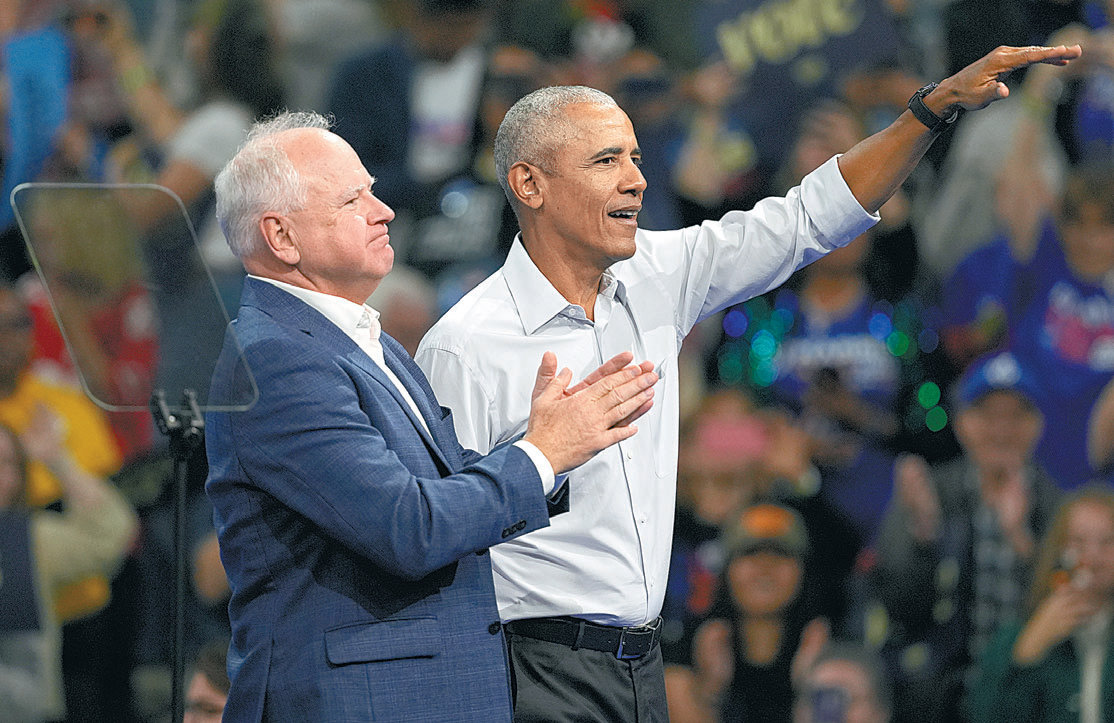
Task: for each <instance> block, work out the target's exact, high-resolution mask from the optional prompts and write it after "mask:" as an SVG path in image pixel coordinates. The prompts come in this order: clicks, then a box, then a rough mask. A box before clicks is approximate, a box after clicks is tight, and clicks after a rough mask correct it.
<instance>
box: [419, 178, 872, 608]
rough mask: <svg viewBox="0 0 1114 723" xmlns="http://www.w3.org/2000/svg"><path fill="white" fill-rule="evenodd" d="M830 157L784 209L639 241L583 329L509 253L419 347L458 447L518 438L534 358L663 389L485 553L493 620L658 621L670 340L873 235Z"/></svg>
mask: <svg viewBox="0 0 1114 723" xmlns="http://www.w3.org/2000/svg"><path fill="white" fill-rule="evenodd" d="M877 219H878V217H877V216H876V215H871V214H868V213H867V212H866V211H865V210H863V208H862V207H861V206H860V205H859V203H858V202H857V201H856V200H855V198H854V196H853V195H852V194H851V191H850V189H848V187H847V184H846V183H845V182H844V180H843V177H842V176H841V175H840V172H839V169H838V167H837V166H836V161H835V159H834V158H833V159H832V160H830V161H828V162H827V163H826V164H824V165H823V166H822V167H820V168H819V169H817V170H816V171H814V172H813V173H812V174H810V175H809V176H808V177H806V178H805V180H804V181H803V182H802V184H801V186H800V187H798V188H795V189H793V190H792V191H790V192H789V194H788V196H787V197H786V198H777V199H766V200H763V201H761V202H760V203H759V204H758V205H757V206H755V208H754V210H753V211H746V212H743V211H731V212H729V213H727V214H726V215H725V216H724V217H723V218H722V219H720V220H719V221H707V222H705V223H703V224H702V225H700V226H693V227H690V228H686V229H681V230H677V231H656V232H655V231H642V230H639V231H638V233H637V238H636V243H637V251H636V253H635V255H634V256H633V257H632V258H630V259H628V260H625V261H621V262H619V263H616V264H614V265H613V266H612V267H611V268H610V269H609V270H608V272H607V273H606V274H605V275H604V277H603V279H602V281H601V284H600V293H599V296H598V297H597V300H596V308H595V309H594V318H595V321H594V322H592V321H589V320H588V318H587V316H586V315H585V313H584V310H583V309H581V308H580V307H579V306H575V305H573V304H570V303H569V302H568V301H566V300H565V299H564V298H563V297H562V296H561V295H560V294H559V293H558V292H557V291H556V289H554V288H553V286H552V285H551V284H550V283H549V281H548V280H547V279H546V278H545V277H544V276H543V275H542V273H541V271H539V270H538V268H537V267H536V266H535V265H534V263H533V261H531V259H530V257H529V255H528V254H527V253H526V251H525V249H524V248H523V246H522V243H521V241H520V240H518V239H516V240H515V242H514V245H513V246H512V248H511V251H510V253H509V254H508V256H507V261H506V263H505V264H504V266H503V267H502V268H501V269H500V270H499V271H497V272H496V273H495V274H493V275H492V276H490V277H489V278H488V279H486V280H485V281H484V282H483V283H481V284H480V285H479V286H478V287H476V288H475V289H474V290H472V291H471V292H470V293H469V294H468V295H466V296H465V297H464V299H462V300H461V301H460V302H459V303H458V304H457V305H456V306H454V307H453V308H452V309H451V310H450V311H449V312H448V313H447V314H446V315H445V316H444V317H443V318H442V319H441V320H440V321H439V322H438V323H437V324H435V325H434V327H433V329H431V330H430V332H429V333H428V334H427V335H426V337H425V339H423V340H422V343H421V346H420V347H419V349H418V353H417V355H416V361H417V362H418V364H419V366H421V367H422V369H423V370H424V371H425V373H426V376H427V377H428V378H429V380H430V383H431V384H432V385H433V388H434V390H435V391H436V393H437V396H438V398H439V399H440V400H441V403H442V404H444V405H446V406H448V407H450V408H451V409H452V410H453V415H454V418H455V423H456V430H457V435H458V436H459V438H460V441H461V443H462V444H463V445H465V446H466V447H472V448H473V449H476V450H479V451H485V450H487V449H490V448H491V447H493V446H495V445H496V444H498V443H500V442H502V441H504V440H507V439H510V438H512V437H514V436H515V435H517V434H519V433H521V432H522V431H523V430H524V429H525V425H526V420H527V414H528V412H529V406H530V398H529V394H528V393H527V392H528V390H529V389H530V388H531V383H532V379H533V375H534V370H535V369H536V368H537V365H538V362H539V361H540V360H541V357H542V354H543V353H544V352H545V351H553V352H555V353H556V355H557V362H558V365H559V366H565V367H569V368H570V369H571V370H572V371H573V374H574V378H575V379H580V378H583V377H584V376H586V375H587V374H588V373H589V372H591V371H592V370H594V369H595V368H596V367H598V366H599V365H600V364H602V363H603V362H604V361H606V360H608V359H610V358H611V357H613V356H614V355H615V354H618V353H619V352H622V351H631V352H633V353H634V356H635V360H636V361H642V360H649V361H651V362H653V363H654V364H655V365H656V366H657V367H658V369H659V370H660V371H659V374H660V375H661V381H660V382H658V385H657V388H656V394H655V396H654V406H653V408H652V409H651V411H650V412H649V413H648V414H647V415H645V416H644V417H642V418H641V419H639V420H638V422H636V425H637V426H638V430H639V431H638V433H637V434H636V435H635V436H634V437H632V438H630V439H629V440H627V441H624V442H620V443H619V444H617V445H613V446H611V447H609V448H608V449H606V450H604V451H603V452H601V453H600V454H598V455H596V456H595V457H594V458H593V459H592V460H590V461H589V462H587V463H585V464H584V465H582V466H580V467H579V468H577V469H575V470H573V471H572V472H571V473H570V474H569V484H570V486H571V487H570V490H569V493H570V495H571V498H570V511H569V512H568V513H567V514H564V515H559V516H557V517H554V518H553V520H552V524H551V525H550V526H549V527H547V528H545V529H542V530H537V531H535V532H532V533H530V534H529V535H524V536H522V537H520V538H518V539H515V540H513V541H511V542H506V543H503V544H500V545H497V546H496V547H494V548H492V550H491V558H492V559H491V562H492V567H493V569H494V574H495V591H496V597H497V599H498V603H499V613H500V615H501V617H502V618H503V620H505V621H506V620H519V619H523V618H534V617H547V616H555V615H572V616H577V617H580V618H584V619H587V620H590V621H593V622H598V623H603V624H607V625H640V624H643V623H646V622H649V621H652V620H653V619H654V618H656V617H657V615H658V613H659V612H660V611H661V604H662V599H663V597H664V595H665V583H666V577H667V575H668V571H669V554H670V546H671V542H672V533H673V508H674V502H675V496H676V480H677V433H678V432H677V426H678V399H677V396H678V379H677V353H678V351H679V349H680V345H681V340H682V339H684V337H685V335H686V334H687V333H688V332H689V330H690V329H692V327H693V326H694V325H695V324H696V322H697V321H699V320H700V319H702V318H704V317H707V316H709V315H711V314H713V313H715V312H716V311H719V310H720V309H723V308H725V307H727V306H729V305H731V304H735V303H739V302H741V301H744V300H746V299H749V298H751V297H753V296H756V295H758V294H761V293H763V292H765V291H767V290H769V289H771V288H774V287H776V286H778V285H779V284H781V283H782V282H784V281H785V280H786V279H787V278H788V277H789V275H790V274H791V273H793V271H795V270H796V269H797V268H799V267H801V266H803V265H805V264H806V263H808V262H810V261H813V260H815V259H816V258H818V257H820V256H821V255H823V254H825V253H827V252H828V251H831V250H832V249H834V248H836V247H838V246H842V245H844V244H846V243H848V242H849V241H851V239H853V238H855V237H856V236H858V235H859V234H860V233H862V232H863V231H865V230H866V229H867V228H869V227H870V226H871V225H873V224H874V223H875V222H876V221H877Z"/></svg>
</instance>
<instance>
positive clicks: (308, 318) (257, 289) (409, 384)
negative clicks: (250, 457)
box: [241, 278, 459, 471]
mask: <svg viewBox="0 0 1114 723" xmlns="http://www.w3.org/2000/svg"><path fill="white" fill-rule="evenodd" d="M241 304H242V305H245V306H255V307H257V308H260V309H262V310H264V311H267V312H268V313H271V312H272V311H277V312H278V317H277V319H276V320H277V321H279V322H281V323H285V324H290V325H292V326H296V327H297V328H299V329H301V330H302V331H303V332H305V333H307V334H309V335H310V336H313V337H315V338H318V339H320V340H321V341H322V342H323V343H325V344H328V345H330V346H331V347H332V348H334V349H336V350H337V353H339V354H342V355H343V356H344V357H345V358H347V359H348V360H349V361H351V362H352V363H353V364H355V365H356V366H358V367H360V369H363V370H364V371H365V372H367V373H368V374H369V375H370V376H371V377H372V378H373V379H374V380H375V381H376V382H378V383H379V384H380V385H381V386H383V388H384V389H386V391H387V393H388V394H390V395H391V396H392V397H394V399H395V401H396V402H398V405H399V406H400V407H402V411H403V413H404V414H406V417H407V418H408V419H409V420H410V423H411V424H413V425H414V429H416V430H417V432H418V434H419V435H421V437H422V439H423V440H425V443H426V446H428V447H429V448H430V450H431V451H432V452H433V453H434V454H435V455H436V456H437V458H438V459H439V460H441V463H442V464H444V465H445V467H446V469H448V470H450V471H455V470H456V468H457V466H459V464H458V465H457V466H454V465H452V464H451V463H450V462H449V459H448V458H447V457H446V452H445V450H446V449H452V447H445V448H443V447H442V446H441V443H440V442H441V440H437V439H434V437H433V436H431V434H430V432H429V431H427V430H426V427H425V425H423V424H422V422H421V420H419V419H418V418H417V416H415V415H414V410H413V409H411V408H410V405H409V404H407V403H406V399H405V398H404V397H403V396H402V393H401V392H400V391H399V390H398V387H396V386H395V385H394V383H393V382H392V381H391V380H390V377H388V376H387V375H386V374H385V373H384V372H383V370H382V369H381V368H379V365H378V364H376V363H375V362H374V361H372V359H371V357H369V356H368V355H367V354H366V353H364V350H363V349H361V348H360V347H359V346H358V345H357V344H356V342H354V341H352V339H350V338H349V337H348V335H347V334H345V333H344V332H343V331H341V330H340V329H339V328H338V327H337V326H336V324H334V323H332V322H331V321H329V320H328V319H326V318H325V317H324V316H323V315H322V314H321V313H320V312H318V311H317V310H316V309H314V308H313V307H312V306H310V305H309V304H306V303H305V302H303V301H302V300H301V299H298V298H297V297H295V296H293V295H291V294H288V293H286V292H285V291H283V290H282V289H280V288H278V287H277V286H273V285H271V284H268V283H267V282H265V281H257V280H255V279H251V278H249V279H246V280H245V284H244V295H243V299H242V301H241ZM272 316H274V315H273V314H272ZM382 339H383V340H384V341H386V340H390V342H391V343H393V344H394V345H395V346H397V345H398V342H395V341H394V339H391V338H390V337H388V336H387V335H386V334H383V335H382ZM389 348H390V349H391V351H390V353H388V349H389ZM399 348H400V349H401V347H399ZM383 351H384V357H386V359H387V362H388V366H390V368H391V371H392V372H394V373H395V376H397V377H398V378H399V381H401V382H402V384H403V385H404V386H405V387H406V391H407V392H409V393H410V396H411V397H413V399H414V402H415V403H416V404H417V405H418V409H420V410H421V412H422V415H423V416H424V417H425V419H426V424H427V425H428V426H429V428H430V429H431V430H434V429H440V427H441V424H440V421H441V416H440V415H438V414H434V412H433V409H432V408H431V406H430V404H429V401H428V397H427V396H426V395H425V394H424V393H422V391H421V390H420V387H419V386H418V384H417V383H416V382H415V381H414V379H413V377H412V375H411V374H410V373H409V372H407V371H406V370H405V369H404V368H403V367H404V365H403V364H402V363H401V362H400V361H398V360H397V359H396V358H392V357H397V352H395V350H394V348H393V347H390V346H389V344H387V343H384V344H383ZM402 353H403V354H405V351H403V352H402Z"/></svg>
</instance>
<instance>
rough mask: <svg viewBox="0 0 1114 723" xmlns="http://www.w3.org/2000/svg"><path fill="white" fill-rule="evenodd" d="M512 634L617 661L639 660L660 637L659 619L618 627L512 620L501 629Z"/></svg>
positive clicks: (583, 622) (560, 620) (554, 620)
mask: <svg viewBox="0 0 1114 723" xmlns="http://www.w3.org/2000/svg"><path fill="white" fill-rule="evenodd" d="M503 627H504V628H506V630H507V632H508V633H511V634H512V635H521V636H523V637H526V638H534V639H535V640H545V641H547V642H550V643H557V644H559V645H567V646H569V647H570V648H572V649H573V650H577V649H579V648H587V649H588V650H598V651H599V652H601V653H611V654H612V655H614V656H615V657H616V658H618V659H619V660H633V659H635V658H641V657H642V656H643V655H645V654H646V653H649V652H650V651H651V650H653V649H654V646H655V645H657V644H658V640H659V639H660V638H661V618H660V617H659V618H658V619H657V620H655V621H654V622H652V623H650V624H648V625H639V626H637V627H629V628H619V627H613V626H611V625H600V624H598V623H590V622H588V621H587V620H580V619H579V618H567V617H563V618H531V619H528V620H512V621H511V622H509V623H507V624H506V625H504V626H503Z"/></svg>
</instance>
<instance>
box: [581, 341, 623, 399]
mask: <svg viewBox="0 0 1114 723" xmlns="http://www.w3.org/2000/svg"><path fill="white" fill-rule="evenodd" d="M632 359H634V354H632V353H631V352H629V351H624V352H621V353H619V354H616V355H615V356H613V357H611V358H610V359H609V360H607V361H606V362H604V363H603V364H601V365H600V366H599V367H597V368H596V369H594V370H593V371H592V373H591V374H589V375H588V376H586V377H584V378H583V379H582V380H580V382H579V383H577V384H576V385H574V386H573V387H572V388H571V389H569V393H570V394H576V393H577V392H579V391H580V390H582V389H587V388H588V387H589V386H591V385H592V384H595V383H596V382H598V381H599V380H600V379H603V378H604V377H606V376H608V375H609V374H614V373H615V372H617V371H620V370H621V369H624V368H626V367H627V365H628V364H630V362H631V360H632Z"/></svg>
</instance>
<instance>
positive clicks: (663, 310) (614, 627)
mask: <svg viewBox="0 0 1114 723" xmlns="http://www.w3.org/2000/svg"><path fill="white" fill-rule="evenodd" d="M1080 52H1081V51H1080V49H1079V48H1078V46H1074V47H1071V48H1065V47H1058V48H1040V47H1031V48H999V49H997V50H996V51H994V52H993V53H991V54H990V55H988V56H986V57H985V58H983V59H981V60H979V61H978V62H976V63H974V64H972V65H971V66H969V67H968V68H966V69H964V70H962V71H960V72H959V73H957V74H956V75H954V76H952V77H950V78H947V79H945V80H944V81H943V82H941V83H940V84H938V85H936V84H930V85H929V86H926V87H925V88H923V89H922V90H921V91H918V93H917V95H915V96H914V97H913V98H912V99H911V100H910V112H908V113H904V114H903V115H902V116H901V117H900V118H898V119H897V120H896V121H895V122H894V123H893V125H891V126H890V127H889V128H887V129H885V130H883V131H881V132H880V133H878V134H876V135H874V136H872V137H870V138H868V139H866V140H864V141H863V142H861V143H859V144H858V145H856V146H855V147H854V148H852V149H851V150H850V151H848V152H847V153H846V154H845V155H842V156H840V157H837V158H833V159H831V160H830V161H828V162H827V163H826V164H824V165H823V166H821V167H820V168H819V169H817V170H816V171H815V172H813V173H811V174H810V175H809V176H807V177H806V178H805V179H804V180H803V181H802V183H801V185H800V186H799V187H798V188H795V189H793V190H792V191H790V192H789V194H788V195H787V196H786V197H785V198H771V199H766V200H764V201H762V202H760V203H759V204H758V205H756V206H755V208H754V209H753V210H752V211H746V212H743V211H732V212H730V213H728V214H726V215H725V216H724V217H723V218H721V219H720V220H719V221H707V222H705V223H703V224H702V225H700V226H695V227H691V228H686V229H681V230H677V231H661V232H651V231H642V230H640V229H638V227H637V223H638V222H637V217H638V211H639V210H640V207H641V200H642V193H643V191H644V190H645V188H646V182H645V180H644V179H643V177H642V173H641V172H640V171H639V168H638V166H639V163H640V162H641V153H640V151H639V148H638V142H637V140H636V138H635V134H634V129H633V127H632V126H631V122H630V120H629V119H628V118H627V116H626V114H625V113H624V112H623V111H622V110H621V109H620V108H619V107H618V106H617V105H616V104H615V102H614V100H612V99H611V98H610V97H609V96H607V95H606V94H604V93H601V92H599V91H595V90H592V89H588V88H581V87H565V88H543V89H541V90H539V91H536V92H534V93H532V94H530V95H528V96H526V97H525V98H523V99H521V100H520V101H519V102H518V103H516V104H515V106H514V107H513V108H511V110H510V111H509V112H508V113H507V116H506V118H505V119H504V121H503V123H502V125H501V127H500V129H499V133H498V135H497V137H496V140H495V159H496V168H497V171H498V175H499V179H500V182H501V184H502V185H503V188H504V191H505V192H506V194H507V197H508V198H509V199H510V201H511V204H512V206H513V207H514V209H515V212H516V214H517V217H518V221H519V227H520V230H521V233H520V235H519V236H518V238H517V239H516V240H515V243H514V245H513V247H512V249H511V251H510V253H509V255H508V257H507V261H506V263H505V265H504V266H503V267H502V268H501V269H500V270H499V271H497V272H496V273H495V274H494V275H492V276H491V277H489V278H488V279H487V280H486V281H484V282H483V283H481V284H480V285H479V286H478V287H477V288H476V289H474V290H473V291H472V292H470V293H469V294H468V295H467V296H465V298H464V299H463V300H461V301H460V303H458V304H457V305H456V306H455V307H454V308H453V309H452V310H450V311H449V312H448V314H446V315H445V317H444V318H443V319H442V320H441V321H440V322H438V323H437V324H436V325H435V326H434V327H433V329H432V330H431V331H430V332H429V334H428V335H427V336H426V337H425V339H424V340H423V342H422V344H421V346H420V347H419V350H418V354H417V356H416V361H417V362H418V364H419V365H420V366H421V367H422V369H423V370H424V371H425V373H426V375H427V377H428V378H429V380H430V381H431V383H432V384H433V387H434V389H435V390H436V393H437V396H438V399H440V401H441V403H442V404H445V405H447V406H449V407H450V408H452V410H453V413H454V417H455V423H456V429H457V434H458V436H459V437H460V441H461V443H462V444H464V445H465V446H468V447H471V448H474V449H478V450H485V449H491V448H492V447H494V446H495V445H497V444H500V443H502V442H504V441H505V440H508V439H511V438H513V437H514V436H515V435H517V434H519V433H521V431H522V430H523V429H524V425H525V423H526V419H527V413H528V410H529V401H530V400H529V396H528V395H525V394H520V393H519V390H522V389H527V388H529V384H528V382H529V376H528V374H529V373H530V371H531V369H530V367H531V365H530V364H528V363H527V362H528V361H530V360H533V359H536V358H537V357H538V355H539V354H540V353H541V352H542V351H543V350H546V349H552V350H553V351H555V352H556V353H557V356H558V358H560V359H561V361H562V363H563V364H566V365H568V366H569V367H571V369H572V371H573V372H574V374H575V373H577V372H580V373H584V372H587V371H589V370H591V369H594V368H595V367H596V366H598V365H599V364H600V363H601V362H602V361H603V360H605V359H607V358H609V357H611V356H613V355H614V354H615V353H617V352H618V351H632V352H633V353H634V356H635V358H637V359H648V360H650V361H652V362H654V363H655V364H656V365H657V367H658V370H659V374H660V376H661V382H659V384H658V396H657V399H656V403H655V405H654V408H653V409H652V410H651V411H650V412H649V414H647V415H646V416H645V417H643V419H641V420H640V421H639V426H640V428H641V429H642V430H643V433H642V434H639V435H637V436H636V437H633V438H631V439H629V440H626V441H624V442H622V443H620V444H619V445H617V446H615V447H612V448H610V449H608V450H606V451H605V452H603V453H602V454H600V455H597V456H596V457H595V458H594V459H592V460H591V461H590V462H588V463H586V464H584V465H583V466H581V467H579V468H578V469H576V470H574V471H573V472H572V473H571V474H570V479H571V480H572V481H574V484H573V485H572V487H571V502H570V505H571V513H570V514H567V515H564V516H563V517H562V518H557V519H554V520H553V524H552V525H551V526H550V527H548V528H546V529H543V530H538V531H536V532H533V533H530V534H529V535H525V536H523V537H520V538H518V539H515V540H513V541H511V542H508V543H506V544H503V545H500V546H498V547H497V548H494V549H493V550H492V567H493V570H494V575H495V589H496V597H497V599H498V602H499V611H500V615H501V617H502V619H503V620H504V622H506V629H507V631H508V633H509V636H508V640H509V646H510V658H511V668H512V689H513V693H514V696H515V719H516V720H517V721H536V720H572V719H574V718H575V719H576V720H586V719H587V720H597V721H607V722H608V723H612V722H613V721H653V720H664V719H665V718H666V704H665V692H664V682H663V673H662V662H661V654H660V650H659V649H658V646H657V639H658V628H659V627H660V621H659V618H658V613H659V612H660V609H661V605H662V599H663V596H664V593H665V582H666V575H667V571H668V565H669V553H670V549H669V548H670V541H671V533H672V526H673V508H674V498H675V487H676V463H677V425H678V399H677V396H678V380H677V369H676V360H677V352H678V350H679V348H680V345H681V341H682V340H683V339H684V337H685V335H686V334H687V333H688V332H689V330H690V329H691V328H692V327H693V325H695V324H696V323H697V322H698V321H700V320H701V319H703V318H705V317H707V316H709V315H710V314H713V313H715V312H716V311H719V310H720V309H723V308H725V307H727V306H730V305H732V304H737V303H739V302H742V301H744V300H746V299H748V298H751V297H753V296H756V295H758V294H761V293H764V292H766V291H768V290H770V289H772V288H774V287H776V286H778V285H779V284H781V283H782V282H784V281H785V280H786V279H787V278H788V277H789V275H790V274H792V273H793V272H794V271H795V270H796V269H798V268H800V267H801V266H803V265H805V264H807V263H809V262H810V261H813V260H815V259H816V258H818V257H820V256H822V255H823V254H825V253H827V252H829V251H831V250H832V249H834V248H837V247H839V246H842V245H844V244H846V243H848V242H850V241H851V240H852V239H854V238H855V237H856V236H858V235H859V234H861V233H862V232H863V231H865V230H866V229H867V228H869V227H870V226H871V225H872V224H874V223H875V222H876V221H877V219H878V216H877V213H876V212H877V210H878V208H879V207H880V206H881V205H882V203H883V202H885V201H886V199H888V198H889V197H890V195H891V194H892V193H893V192H894V191H895V190H896V189H897V188H898V186H900V184H901V183H902V181H903V180H904V179H905V178H906V176H907V175H908V174H909V172H910V171H911V170H912V168H913V167H914V166H915V165H916V164H917V162H918V161H919V160H920V158H921V156H922V155H923V154H924V152H925V151H926V150H927V149H928V147H929V145H930V144H931V143H932V140H933V139H934V138H935V137H936V136H937V135H938V134H939V132H940V131H941V130H943V129H944V128H946V127H947V125H948V123H950V122H951V121H953V120H954V118H955V116H957V115H958V113H959V111H960V110H962V109H968V110H973V109H977V108H982V107H984V106H986V105H988V104H989V103H991V102H993V101H995V100H997V99H999V98H1002V97H1005V95H1007V94H1008V90H1007V89H1006V87H1005V85H1004V84H1002V83H1001V82H1000V80H999V76H1000V75H1001V74H1004V73H1005V72H1008V71H1009V70H1013V69H1015V68H1019V67H1022V66H1025V65H1028V64H1030V63H1034V62H1047V63H1053V64H1059V65H1063V64H1065V63H1067V62H1068V61H1069V60H1070V59H1072V58H1075V57H1077V56H1078V55H1079V54H1080Z"/></svg>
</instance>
